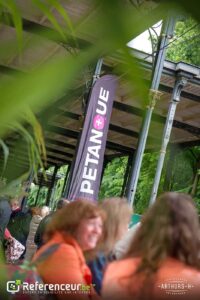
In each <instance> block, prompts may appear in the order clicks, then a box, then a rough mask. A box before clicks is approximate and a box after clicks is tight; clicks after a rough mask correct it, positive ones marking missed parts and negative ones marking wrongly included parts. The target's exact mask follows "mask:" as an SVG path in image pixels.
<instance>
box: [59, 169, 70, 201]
mask: <svg viewBox="0 0 200 300" xmlns="http://www.w3.org/2000/svg"><path fill="white" fill-rule="evenodd" d="M70 167H71V164H68V168H67V172H66V174H65V180H64V183H63V188H62V193H61V195H62V197H65V193H66V192H65V190H66V186H67V184H66V183H67V179H68V178H69V172H70Z"/></svg>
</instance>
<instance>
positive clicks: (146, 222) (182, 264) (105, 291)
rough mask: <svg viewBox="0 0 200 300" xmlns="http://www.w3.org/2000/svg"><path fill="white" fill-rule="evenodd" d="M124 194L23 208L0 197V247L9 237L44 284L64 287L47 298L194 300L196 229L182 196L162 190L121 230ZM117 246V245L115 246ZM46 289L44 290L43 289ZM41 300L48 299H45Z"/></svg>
mask: <svg viewBox="0 0 200 300" xmlns="http://www.w3.org/2000/svg"><path fill="white" fill-rule="evenodd" d="M132 213H133V212H132V211H131V209H130V207H129V205H128V203H127V200H126V199H125V198H109V199H105V200H103V201H102V202H101V203H95V202H93V201H90V200H88V199H77V200H76V201H72V202H69V201H67V200H66V199H61V200H60V201H59V202H58V207H57V210H56V211H55V212H50V211H49V209H48V207H41V208H38V207H37V208H32V209H30V211H29V212H27V213H23V212H22V211H21V209H20V207H19V203H18V201H17V200H16V199H14V200H12V201H11V202H10V205H9V202H8V200H7V199H4V200H2V201H0V222H1V227H0V243H1V251H3V249H4V247H5V240H12V238H14V239H16V240H17V241H19V242H20V243H21V244H22V245H23V246H24V248H25V250H24V252H23V253H22V255H21V257H20V263H22V262H23V260H28V261H29V262H30V265H32V266H34V267H35V269H36V270H37V274H38V275H39V277H40V278H41V280H42V282H43V283H44V284H47V285H48V286H50V285H52V286H54V287H55V286H57V285H59V286H63V285H65V287H66V285H68V290H67V291H66V290H63V291H59V293H58V291H57V290H53V292H51V293H50V296H51V299H57V300H65V299H74V300H78V299H84V300H86V299H88V300H89V299H105V300H114V299H116V300H117V299H120V300H121V299H125V300H129V299H133V300H134V299H141V300H143V299H144V300H145V299H153V300H158V299H196V300H197V299H200V227H199V218H198V213H197V209H196V207H195V203H194V202H193V200H192V198H191V197H190V196H189V195H186V194H182V193H175V192H168V193H164V194H162V195H161V196H160V197H158V199H157V200H156V202H155V203H154V204H153V205H152V206H151V207H150V208H149V209H148V211H147V212H146V213H145V214H144V215H143V216H142V219H141V222H140V223H139V224H137V226H135V227H133V228H130V229H128V225H129V222H130V218H131V214H132ZM122 245H123V247H122ZM49 292H50V291H49ZM47 299H49V298H47Z"/></svg>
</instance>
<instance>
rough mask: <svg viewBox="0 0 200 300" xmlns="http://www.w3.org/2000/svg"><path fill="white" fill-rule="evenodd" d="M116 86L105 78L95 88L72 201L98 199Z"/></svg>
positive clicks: (76, 165) (77, 160)
mask: <svg viewBox="0 0 200 300" xmlns="http://www.w3.org/2000/svg"><path fill="white" fill-rule="evenodd" d="M116 86H117V78H116V77H115V76H113V75H105V76H103V77H101V78H99V79H98V80H97V81H96V82H95V84H94V86H93V88H92V93H91V96H90V99H89V103H88V108H87V114H86V117H85V121H84V126H83V131H82V134H81V139H80V143H79V148H78V151H77V153H76V157H75V162H74V168H73V171H72V172H73V173H72V174H71V176H70V177H71V180H70V185H69V189H68V196H67V198H68V199H69V200H75V199H77V198H87V199H91V200H97V199H98V193H99V185H100V180H101V172H102V167H103V158H104V152H105V146H106V139H107V133H108V127H109V122H110V116H111V112H112V106H113V100H114V97H115V91H116Z"/></svg>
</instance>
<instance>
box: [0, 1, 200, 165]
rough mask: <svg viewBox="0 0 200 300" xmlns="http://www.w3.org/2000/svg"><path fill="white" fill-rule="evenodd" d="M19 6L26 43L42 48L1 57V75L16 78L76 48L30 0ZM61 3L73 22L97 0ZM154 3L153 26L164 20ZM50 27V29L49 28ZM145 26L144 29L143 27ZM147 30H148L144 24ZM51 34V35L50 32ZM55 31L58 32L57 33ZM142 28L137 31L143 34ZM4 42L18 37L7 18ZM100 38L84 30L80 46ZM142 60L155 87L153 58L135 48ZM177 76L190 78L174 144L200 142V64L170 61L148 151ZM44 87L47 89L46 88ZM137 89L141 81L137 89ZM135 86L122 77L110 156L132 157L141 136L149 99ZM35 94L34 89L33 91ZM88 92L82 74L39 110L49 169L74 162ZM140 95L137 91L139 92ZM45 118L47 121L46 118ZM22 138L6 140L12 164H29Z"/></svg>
mask: <svg viewBox="0 0 200 300" xmlns="http://www.w3.org/2000/svg"><path fill="white" fill-rule="evenodd" d="M16 2H17V5H18V7H20V10H21V13H22V16H23V24H24V26H23V30H24V44H31V43H32V42H34V39H36V38H37V40H38V39H39V41H40V43H39V47H37V48H34V47H33V48H32V47H27V49H26V48H25V49H24V51H23V54H22V56H21V57H19V55H18V54H17V50H16V52H15V53H14V54H13V51H12V52H11V53H10V52H9V51H8V53H7V56H4V58H3V59H1V60H0V79H3V78H5V77H12V76H13V74H16V73H26V72H29V71H30V70H33V69H36V68H37V67H38V66H39V65H41V64H43V63H44V62H45V61H47V60H48V59H49V58H51V57H53V58H56V57H59V56H65V55H69V52H70V49H73V47H74V45H73V41H71V40H70V39H69V41H68V44H67V43H66V42H63V41H62V39H61V38H60V36H58V34H56V32H55V30H54V29H53V28H52V25H51V24H50V22H49V20H48V19H47V17H45V16H44V14H43V13H42V12H41V11H39V10H38V9H36V8H35V7H33V5H32V3H31V1H28V0H27V1H20V0H18V1H16ZM77 2H78V3H77ZM77 2H76V1H61V3H62V5H63V7H64V8H65V9H66V11H67V12H68V14H69V16H70V18H71V19H72V20H73V21H76V20H78V19H80V17H81V15H85V14H86V12H87V11H88V12H89V11H91V7H92V1H89V0H84V1H81V3H80V2H79V1H77ZM151 2H152V7H153V8H152V9H153V10H154V11H155V14H152V15H154V16H155V17H152V20H151V22H152V23H151V24H149V25H153V24H154V23H156V22H157V21H158V20H159V17H160V16H159V15H157V13H156V9H157V1H156V2H153V1H151ZM51 12H52V13H53V15H54V16H55V18H56V19H57V20H58V22H59V23H60V24H61V25H62V18H61V17H60V15H59V14H58V13H57V12H56V10H54V9H53V8H52V10H51ZM44 29H45V30H44ZM141 29H142V28H140V30H141ZM143 29H145V28H143ZM48 32H50V33H51V35H48ZM52 33H53V34H52ZM139 33H140V32H138V34H139ZM0 40H1V42H2V43H4V42H5V43H6V41H11V42H13V41H15V40H16V30H15V28H14V25H13V24H12V22H11V23H9V24H8V23H7V21H6V20H5V21H4V23H3V24H1V27H0ZM94 41H95V37H94V36H92V33H91V36H89V35H87V34H86V33H85V32H79V39H78V44H79V47H80V48H84V47H86V46H87V45H88V44H90V43H93V42H94ZM132 52H133V55H134V56H135V57H136V58H137V60H138V62H139V65H140V68H141V69H142V70H144V71H145V72H143V74H144V81H145V82H146V83H147V85H149V86H150V82H151V74H152V56H151V55H148V54H146V53H143V52H140V51H137V50H132ZM121 60H122V58H121V56H120V51H117V52H116V53H115V54H113V55H110V56H106V57H105V58H104V60H103V66H102V71H101V74H108V73H112V72H113V70H115V68H116V67H117V66H118V65H119V64H120V63H121ZM92 75H93V74H92V71H91V70H90V69H89V70H88V72H86V75H85V76H86V81H87V80H88V81H89V80H91V78H92ZM177 75H183V76H184V77H186V78H188V80H189V81H188V83H187V85H186V86H185V87H184V88H183V91H182V93H181V101H180V103H179V105H178V107H177V111H176V115H175V120H174V122H173V130H172V135H171V139H170V143H171V144H176V145H177V146H179V147H189V146H193V145H200V122H199V111H200V68H198V67H196V66H193V65H189V64H186V63H183V62H179V63H174V62H170V61H165V63H164V69H163V72H162V76H161V81H160V86H159V90H160V91H161V92H162V95H161V98H160V100H159V101H158V102H157V104H156V106H155V110H154V113H153V118H152V122H151V127H150V132H149V135H148V140H147V146H146V150H147V151H154V149H159V146H160V143H161V136H162V131H163V127H164V124H165V121H166V115H167V111H168V107H169V102H170V100H171V95H172V91H173V88H174V84H175V80H176V76H177ZM41 88H42V87H41ZM131 88H135V89H136V90H137V85H136V86H135V87H131ZM129 91H130V86H128V84H127V82H126V80H125V78H124V77H123V75H122V76H121V77H120V78H119V86H118V89H117V94H116V97H115V99H114V105H113V111H112V116H111V122H110V125H109V132H108V139H107V144H106V152H105V159H107V160H109V159H111V158H113V157H115V156H116V157H117V156H121V155H133V153H134V151H135V149H136V147H137V143H138V138H139V134H140V129H141V124H142V120H143V116H144V111H145V109H146V107H145V104H144V102H142V101H141V99H139V98H138V96H135V97H133V96H132V94H131V96H130V93H129ZM30 92H31V91H30ZM86 92H87V89H86V85H85V79H84V80H83V78H82V76H80V79H79V80H77V82H76V87H75V88H74V89H72V90H71V93H70V97H69V93H68V94H67V96H65V95H62V97H60V99H57V100H56V102H55V103H54V104H53V105H52V106H50V107H48V108H47V109H46V110H45V111H42V112H40V114H38V118H39V120H40V122H41V124H42V126H43V130H44V138H45V144H46V150H47V167H49V166H52V165H54V166H58V167H59V166H61V165H65V164H70V163H71V162H72V160H73V158H74V155H75V149H76V145H77V139H78V137H79V133H80V132H81V129H82V126H83V115H84V108H83V106H84V101H85V93H86ZM136 94H137V93H136ZM44 120H45V122H44ZM19 140H20V135H19V134H18V133H17V132H15V133H12V134H10V135H9V136H8V137H7V139H6V140H5V142H6V144H7V145H8V146H9V148H10V158H9V159H10V163H15V164H16V166H17V165H19V166H24V168H28V165H29V162H28V155H26V147H25V146H24V145H22V146H21V147H20V149H18V152H16V150H15V146H16V144H17V143H18V141H19Z"/></svg>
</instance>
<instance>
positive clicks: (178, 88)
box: [172, 76, 188, 102]
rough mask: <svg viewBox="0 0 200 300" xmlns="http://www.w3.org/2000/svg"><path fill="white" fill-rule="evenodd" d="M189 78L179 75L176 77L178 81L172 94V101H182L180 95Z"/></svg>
mask: <svg viewBox="0 0 200 300" xmlns="http://www.w3.org/2000/svg"><path fill="white" fill-rule="evenodd" d="M187 82H188V80H187V78H185V77H182V76H178V77H177V79H176V83H175V86H174V89H173V95H172V101H176V102H179V101H180V96H181V92H182V89H183V87H184V86H185V85H186V84H187Z"/></svg>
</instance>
